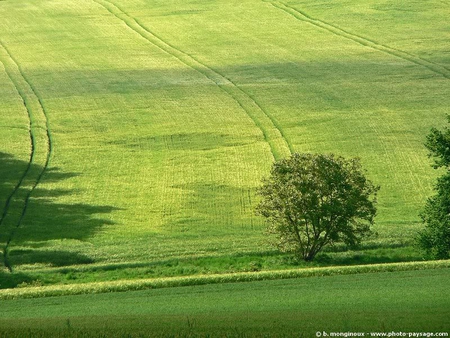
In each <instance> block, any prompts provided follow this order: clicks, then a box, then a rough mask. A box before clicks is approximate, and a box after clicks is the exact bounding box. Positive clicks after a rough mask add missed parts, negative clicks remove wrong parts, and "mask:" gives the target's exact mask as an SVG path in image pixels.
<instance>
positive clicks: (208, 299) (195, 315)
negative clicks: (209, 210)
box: [0, 269, 450, 337]
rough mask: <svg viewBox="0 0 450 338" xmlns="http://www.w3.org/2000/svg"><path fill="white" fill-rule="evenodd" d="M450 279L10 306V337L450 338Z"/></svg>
mask: <svg viewBox="0 0 450 338" xmlns="http://www.w3.org/2000/svg"><path fill="white" fill-rule="evenodd" d="M449 277H450V270H449V269H436V270H432V271H430V270H428V271H401V272H390V273H386V272H385V273H373V274H359V275H353V276H327V277H310V278H301V279H291V280H277V281H262V282H261V281H260V282H249V283H236V284H226V283H225V284H220V285H203V286H187V287H174V288H168V289H159V290H148V291H136V292H124V293H111V294H102V295H80V296H66V297H50V298H41V299H19V300H3V301H2V312H1V313H0V336H2V334H3V335H5V337H24V334H25V335H28V336H29V337H47V336H48V337H50V336H51V337H67V336H72V337H139V336H141V337H159V336H160V337H169V336H172V337H208V336H210V337H211V336H212V337H278V336H279V337H300V336H303V337H314V336H315V333H316V332H317V331H320V332H323V331H325V332H328V333H330V332H348V331H350V332H363V333H365V334H366V336H369V337H370V332H386V333H387V332H392V331H394V332H433V333H435V332H448V330H450V324H449V323H448V317H449V316H450V307H449V301H448V299H449V297H450V293H449V288H448V278H449ZM17 318H20V319H17ZM49 332H51V335H49Z"/></svg>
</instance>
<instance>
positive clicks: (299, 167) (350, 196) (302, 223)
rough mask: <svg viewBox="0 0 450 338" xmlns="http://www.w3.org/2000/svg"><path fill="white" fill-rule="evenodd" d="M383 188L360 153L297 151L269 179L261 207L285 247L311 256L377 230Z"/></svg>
mask: <svg viewBox="0 0 450 338" xmlns="http://www.w3.org/2000/svg"><path fill="white" fill-rule="evenodd" d="M378 189H379V187H376V186H374V185H373V184H372V182H370V181H369V180H367V179H366V178H365V176H364V173H363V170H362V168H361V164H360V161H359V159H357V158H355V159H350V160H347V159H344V158H343V157H340V156H335V155H320V154H319V155H314V154H297V153H296V154H293V155H292V156H291V157H290V158H288V159H283V160H280V161H278V162H276V163H275V164H274V165H273V167H272V170H271V175H270V177H268V178H266V179H263V185H262V187H261V188H260V190H259V193H260V195H261V196H262V200H261V202H260V203H259V205H258V206H257V209H256V212H257V214H259V215H262V216H264V217H266V218H267V220H268V222H269V226H268V232H269V233H272V234H275V235H276V241H275V245H276V246H277V247H278V248H279V249H281V250H282V251H284V252H293V253H295V254H296V255H298V256H300V257H301V258H303V259H304V260H305V261H311V260H313V259H314V257H315V256H316V254H317V253H318V252H319V251H320V250H321V249H322V248H323V247H324V246H326V245H331V244H333V243H335V242H339V241H342V242H344V243H346V244H347V245H350V246H354V245H357V244H358V243H360V241H361V239H363V238H364V237H366V236H368V235H370V234H371V230H370V226H371V225H373V223H374V217H375V214H376V208H375V204H376V194H377V191H378Z"/></svg>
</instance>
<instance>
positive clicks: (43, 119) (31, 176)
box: [0, 41, 53, 272]
mask: <svg viewBox="0 0 450 338" xmlns="http://www.w3.org/2000/svg"><path fill="white" fill-rule="evenodd" d="M0 62H1V63H2V64H3V66H4V68H5V71H6V74H7V75H8V77H9V79H10V80H11V82H12V83H13V85H14V87H15V88H16V91H17V93H18V95H19V96H20V97H21V99H22V102H23V104H24V106H25V108H26V110H27V114H28V121H29V123H28V133H29V138H30V156H29V159H28V164H27V167H26V169H25V171H24V173H23V175H22V176H21V178H20V179H19V181H18V183H17V184H16V185H15V187H14V189H13V190H12V191H11V193H10V194H9V195H8V197H7V200H6V202H5V206H4V208H3V212H2V214H1V218H0V227H2V226H4V223H5V220H6V219H7V218H8V216H9V211H10V208H11V205H12V204H13V203H20V204H21V205H20V206H18V208H19V209H21V212H20V214H19V215H18V217H17V218H16V219H15V220H11V221H9V220H8V224H11V225H9V226H8V229H7V230H6V241H5V243H4V246H3V264H4V265H5V267H6V268H7V269H8V270H9V271H10V272H12V270H13V269H12V265H11V263H10V262H9V247H10V244H11V242H12V240H13V239H14V236H15V234H16V231H17V229H18V228H19V227H20V226H21V224H22V221H23V219H24V217H25V214H26V211H27V208H28V204H29V201H30V197H31V195H32V193H33V191H34V190H35V189H36V187H37V186H38V184H39V183H40V182H41V180H42V177H43V176H44V173H45V172H46V170H47V168H48V166H49V163H50V158H51V155H52V148H53V145H52V139H51V133H50V126H49V121H48V115H47V111H46V110H45V107H44V104H43V101H42V99H41V98H40V96H39V95H38V93H37V91H36V89H35V88H34V87H33V85H32V84H31V82H30V81H29V80H28V79H27V78H26V76H25V74H24V73H23V71H22V69H21V67H20V65H19V63H18V62H17V60H16V59H15V58H14V57H13V56H12V54H11V53H10V51H9V50H8V48H7V47H6V46H5V44H4V43H3V42H2V41H0ZM38 158H39V159H41V161H39V159H38ZM33 166H36V168H37V169H33ZM22 190H24V191H26V193H25V195H24V197H21V196H20V195H21V191H22ZM22 195H23V193H22ZM16 198H17V201H16V200H15V199H16ZM11 217H13V216H11Z"/></svg>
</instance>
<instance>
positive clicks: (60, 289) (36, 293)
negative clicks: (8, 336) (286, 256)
mask: <svg viewBox="0 0 450 338" xmlns="http://www.w3.org/2000/svg"><path fill="white" fill-rule="evenodd" d="M442 268H450V260H441V261H425V262H406V263H389V264H370V265H354V266H334V267H325V268H303V269H290V270H274V271H261V272H243V273H229V274H214V275H197V276H186V277H171V278H152V279H140V280H121V281H110V282H96V283H85V284H70V285H52V286H41V287H27V288H16V289H4V290H0V299H20V298H39V297H53V296H66V295H79V294H94V293H108V292H125V291H137V290H147V289H157V288H168V287H178V286H192V285H205V284H218V283H236V282H251V281H260V280H274V279H289V278H304V277H319V276H333V275H350V274H358V273H374V272H394V271H408V270H426V269H442Z"/></svg>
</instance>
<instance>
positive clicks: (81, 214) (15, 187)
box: [0, 152, 118, 288]
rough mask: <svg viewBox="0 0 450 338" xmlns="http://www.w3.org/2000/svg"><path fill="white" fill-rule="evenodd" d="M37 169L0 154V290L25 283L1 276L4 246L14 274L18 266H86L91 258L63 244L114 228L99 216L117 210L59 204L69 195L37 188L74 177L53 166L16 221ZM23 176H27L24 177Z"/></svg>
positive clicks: (18, 278) (15, 277) (39, 169)
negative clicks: (101, 229)
mask: <svg viewBox="0 0 450 338" xmlns="http://www.w3.org/2000/svg"><path fill="white" fill-rule="evenodd" d="M27 168H28V171H27ZM42 170H43V167H42V166H39V165H36V164H32V165H31V166H29V164H28V162H26V161H23V160H19V159H17V158H14V157H13V156H12V155H10V154H7V153H3V152H0V248H1V257H0V288H5V287H14V286H16V285H17V284H20V283H21V282H27V283H28V282H29V280H30V277H29V276H27V275H26V274H21V273H15V272H13V273H9V272H6V271H7V270H6V269H4V270H3V272H1V266H3V267H6V265H5V255H4V252H5V247H6V246H7V243H8V242H10V243H9V245H8V250H7V255H6V259H7V261H8V263H9V265H10V266H11V268H12V270H13V271H14V270H15V268H16V267H18V266H20V265H35V264H39V265H45V266H58V267H61V266H70V265H76V264H89V263H93V262H94V260H93V259H92V258H91V257H89V256H87V255H85V254H84V253H83V252H82V251H81V250H82V249H79V248H76V247H72V248H70V247H68V248H67V250H65V245H66V243H65V242H64V241H65V240H76V241H80V242H82V241H84V240H86V239H87V238H89V237H90V236H92V235H93V234H94V233H96V232H97V231H98V230H99V229H100V228H102V227H103V226H105V225H112V224H114V222H112V221H111V220H108V219H106V218H105V217H104V216H103V217H102V216H100V215H106V214H109V213H111V212H113V211H114V210H118V208H115V207H113V206H105V205H89V204H84V203H77V204H69V203H59V202H58V197H62V196H67V195H70V194H73V193H74V191H72V190H53V189H52V190H50V189H44V188H40V185H41V184H44V183H52V182H59V181H62V180H66V179H70V178H72V177H75V176H78V174H77V173H66V172H62V171H60V170H58V169H57V168H56V169H55V168H53V169H49V170H46V171H45V174H44V176H43V177H42V179H41V181H40V184H39V185H38V186H37V187H36V189H35V190H34V191H33V192H32V194H31V196H30V198H29V201H28V204H27V207H26V213H25V216H24V217H23V219H22V220H20V219H21V217H20V216H21V214H22V212H23V210H24V205H25V201H26V196H27V194H28V193H29V191H30V189H31V187H32V186H33V184H34V183H35V180H36V177H37V176H38V175H39V173H41V172H42ZM25 172H27V175H25V176H24V173H25ZM49 241H59V242H61V245H59V244H58V248H57V249H55V247H50V246H49V243H48V242H49ZM67 243H68V242H67ZM79 247H82V245H80V246H79ZM60 248H62V249H60Z"/></svg>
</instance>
